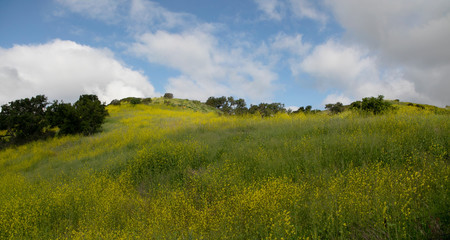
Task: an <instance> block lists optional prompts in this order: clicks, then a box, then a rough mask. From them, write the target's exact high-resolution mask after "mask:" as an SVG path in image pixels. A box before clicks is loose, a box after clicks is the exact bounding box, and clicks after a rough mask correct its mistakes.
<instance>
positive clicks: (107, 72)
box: [0, 40, 156, 104]
mask: <svg viewBox="0 0 450 240" xmlns="http://www.w3.org/2000/svg"><path fill="white" fill-rule="evenodd" d="M0 82H1V83H2V85H3V86H4V87H2V88H0V103H1V104H4V103H7V102H9V101H13V100H16V99H20V98H25V97H31V96H35V95H37V94H45V95H46V96H47V97H49V99H58V100H64V101H69V102H73V101H75V100H77V99H78V97H79V96H80V95H81V94H96V95H97V96H99V98H100V99H101V100H102V101H105V102H109V101H111V100H112V99H116V98H124V97H129V96H135V97H150V96H155V94H156V93H155V90H154V88H153V86H152V85H151V84H150V83H149V82H148V80H147V78H146V77H145V76H143V75H142V74H141V73H139V72H137V71H134V70H132V69H130V68H128V67H126V66H124V65H123V64H122V63H120V62H119V61H118V60H116V59H115V58H114V56H113V54H112V53H111V51H109V50H108V49H96V48H92V47H89V46H85V45H80V44H78V43H75V42H72V41H63V40H53V41H51V42H49V43H46V44H41V45H16V46H14V47H12V48H9V49H3V48H0Z"/></svg>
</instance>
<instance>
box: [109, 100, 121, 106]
mask: <svg viewBox="0 0 450 240" xmlns="http://www.w3.org/2000/svg"><path fill="white" fill-rule="evenodd" d="M109 105H115V106H118V105H120V100H118V99H114V100H112V101H111V103H110V104H109Z"/></svg>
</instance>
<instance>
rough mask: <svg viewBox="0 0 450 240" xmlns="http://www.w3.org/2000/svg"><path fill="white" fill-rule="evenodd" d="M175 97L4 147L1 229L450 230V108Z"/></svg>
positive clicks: (288, 233)
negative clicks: (232, 104)
mask: <svg viewBox="0 0 450 240" xmlns="http://www.w3.org/2000/svg"><path fill="white" fill-rule="evenodd" d="M175 101H182V100H175ZM175 101H174V102H175ZM174 102H173V103H174ZM186 104H191V103H189V102H188V103H185V106H186ZM195 104H197V103H195ZM170 105H176V104H168V105H167V104H158V101H156V100H155V101H153V104H150V105H144V104H137V105H134V106H133V105H131V104H122V105H120V106H113V105H110V106H108V111H109V113H110V117H109V118H108V119H107V122H106V123H105V124H104V126H103V129H104V131H103V132H102V133H99V134H96V135H93V136H90V137H83V136H66V137H60V138H54V139H50V140H47V141H39V142H34V143H30V144H27V145H23V146H19V147H16V148H11V149H5V150H2V151H0V238H1V239H9V238H13V239H24V238H37V239H47V238H69V239H74V238H75V239H79V238H82V239H91V238H103V239H112V238H125V239H133V238H146V239H148V238H180V237H181V238H200V237H203V238H207V239H219V238H233V239H261V238H268V239H271V238H296V239H297V238H303V237H305V238H306V237H310V238H319V237H321V238H342V239H349V238H395V239H399V238H433V237H438V238H439V237H440V238H442V237H444V238H445V236H448V234H449V233H450V228H449V226H450V216H449V212H450V188H449V186H450V179H449V178H448V176H449V175H450V165H449V151H450V150H449V146H450V144H449V132H450V126H449V123H450V121H449V115H447V114H444V115H439V114H438V115H437V114H435V113H434V111H424V110H422V109H418V108H415V107H414V108H413V107H405V108H402V109H400V110H399V111H398V112H397V113H395V114H394V113H393V114H387V115H381V116H359V115H355V114H352V113H351V112H346V113H344V114H340V115H336V116H328V115H325V114H319V115H304V114H297V115H294V116H289V115H286V114H280V115H277V116H275V117H272V118H265V119H262V118H260V117H254V116H247V117H226V116H220V115H218V114H217V113H216V112H215V110H213V109H210V110H201V106H200V105H198V106H200V108H197V109H196V110H197V112H195V111H193V110H192V109H189V108H188V107H186V108H183V105H181V107H180V106H170ZM446 234H447V235H446Z"/></svg>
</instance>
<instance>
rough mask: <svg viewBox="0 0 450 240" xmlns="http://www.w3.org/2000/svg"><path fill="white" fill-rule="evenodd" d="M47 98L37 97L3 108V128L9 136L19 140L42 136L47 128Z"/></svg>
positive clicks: (11, 103)
mask: <svg viewBox="0 0 450 240" xmlns="http://www.w3.org/2000/svg"><path fill="white" fill-rule="evenodd" d="M47 104H48V103H47V97H46V96H44V95H37V96H36V97H32V98H31V99H30V98H25V99H20V100H16V101H13V102H10V103H9V104H5V105H3V106H2V111H1V113H0V120H1V123H0V125H1V127H2V129H6V130H7V134H8V135H11V136H12V137H13V138H15V139H18V140H25V139H27V140H28V139H32V138H35V137H37V136H39V135H42V134H43V132H44V128H45V127H46V126H47V119H46V117H45V107H46V106H47Z"/></svg>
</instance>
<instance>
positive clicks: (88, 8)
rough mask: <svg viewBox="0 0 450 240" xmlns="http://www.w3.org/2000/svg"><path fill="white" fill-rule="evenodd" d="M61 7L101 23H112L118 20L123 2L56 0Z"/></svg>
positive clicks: (109, 0) (115, 0) (123, 0)
mask: <svg viewBox="0 0 450 240" xmlns="http://www.w3.org/2000/svg"><path fill="white" fill-rule="evenodd" d="M56 1H57V2H58V3H60V4H61V5H63V6H65V7H67V8H68V9H70V10H71V11H72V12H76V13H79V14H83V15H86V16H88V17H90V18H94V19H99V20H103V21H108V22H111V21H114V22H116V21H117V20H118V19H117V18H118V11H119V9H120V7H119V6H120V5H122V4H123V3H125V2H126V1H125V0H95V1H91V0H56Z"/></svg>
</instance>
